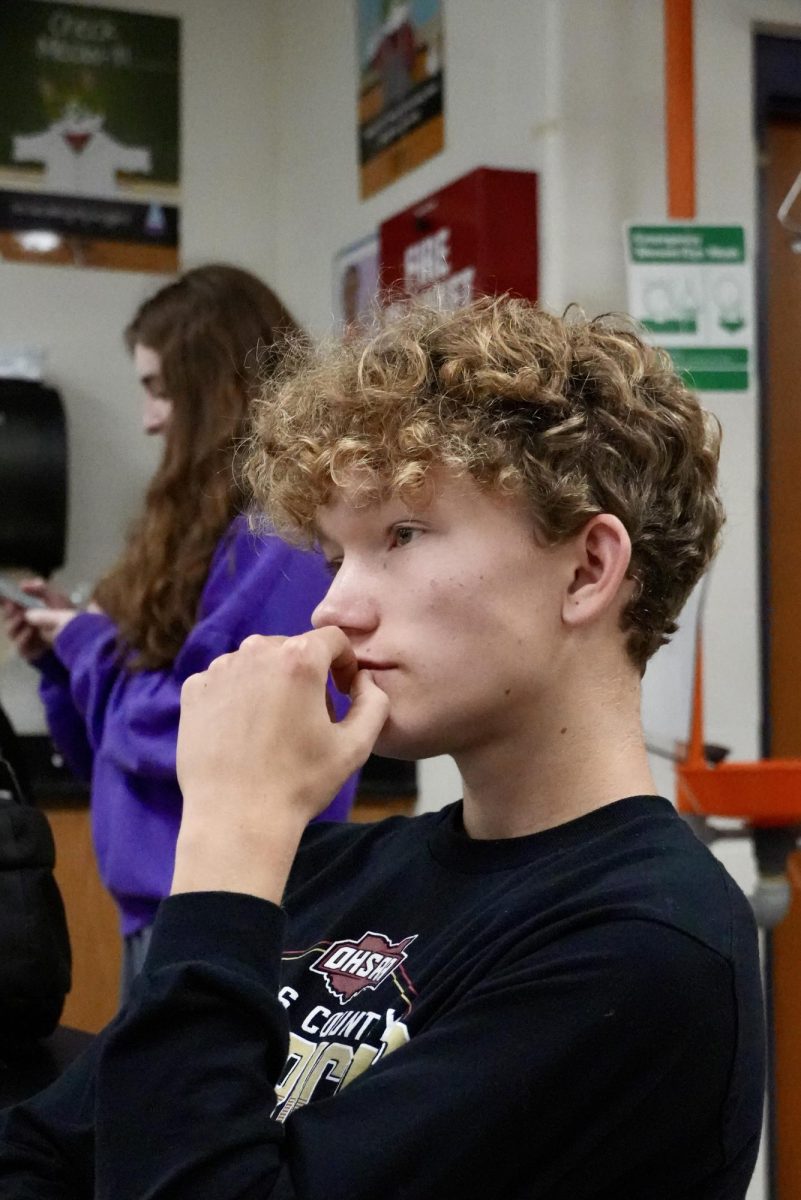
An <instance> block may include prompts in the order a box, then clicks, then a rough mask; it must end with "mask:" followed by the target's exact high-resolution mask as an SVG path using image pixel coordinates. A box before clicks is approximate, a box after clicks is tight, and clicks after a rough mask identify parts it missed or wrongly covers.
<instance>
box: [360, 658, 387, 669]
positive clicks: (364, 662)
mask: <svg viewBox="0 0 801 1200" xmlns="http://www.w3.org/2000/svg"><path fill="white" fill-rule="evenodd" d="M357 661H358V663H359V670H360V671H392V670H394V669H395V666H396V665H397V664H396V663H390V662H376V661H373V660H372V659H369V658H360V659H358V660H357Z"/></svg>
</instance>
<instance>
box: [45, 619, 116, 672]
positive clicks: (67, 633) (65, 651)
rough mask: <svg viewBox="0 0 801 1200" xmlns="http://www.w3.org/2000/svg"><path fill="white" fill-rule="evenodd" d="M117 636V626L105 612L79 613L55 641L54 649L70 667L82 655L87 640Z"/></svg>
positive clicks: (65, 664)
mask: <svg viewBox="0 0 801 1200" xmlns="http://www.w3.org/2000/svg"><path fill="white" fill-rule="evenodd" d="M103 636H105V637H108V636H112V637H114V636H116V627H115V625H114V622H113V621H112V620H111V618H110V617H106V616H104V615H103V613H89V612H82V613H78V614H77V616H75V617H73V618H72V620H71V621H70V622H69V624H68V625H65V627H64V628H63V629H62V630H61V633H60V634H59V635H58V637H57V638H56V640H55V642H54V643H53V649H54V651H55V653H56V655H57V657H58V658H59V659H60V661H61V662H62V663H63V664H64V666H65V667H67V668H69V667H71V666H73V664H74V662H75V659H76V658H77V657H78V656H79V655H80V653H81V652H82V650H83V648H84V646H85V645H86V644H87V642H90V641H96V640H97V639H98V638H99V637H103Z"/></svg>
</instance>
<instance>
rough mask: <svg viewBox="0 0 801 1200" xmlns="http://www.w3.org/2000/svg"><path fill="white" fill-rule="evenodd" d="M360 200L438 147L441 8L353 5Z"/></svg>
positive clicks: (435, 4)
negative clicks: (356, 59) (357, 59)
mask: <svg viewBox="0 0 801 1200" xmlns="http://www.w3.org/2000/svg"><path fill="white" fill-rule="evenodd" d="M357 17H358V30H357V39H358V54H359V96H358V125H359V178H360V188H361V196H362V199H365V198H366V197H367V196H372V195H373V194H374V193H375V192H380V191H381V189H382V188H385V187H387V186H388V184H390V183H393V182H394V180H396V179H399V178H400V176H401V175H405V174H406V173H407V172H408V171H412V170H413V169H414V168H415V167H418V166H420V164H421V163H423V162H425V161H426V160H427V159H429V158H431V157H433V155H435V154H438V153H439V151H440V150H442V148H443V146H444V145H445V118H444V112H443V29H442V0H358V9H357Z"/></svg>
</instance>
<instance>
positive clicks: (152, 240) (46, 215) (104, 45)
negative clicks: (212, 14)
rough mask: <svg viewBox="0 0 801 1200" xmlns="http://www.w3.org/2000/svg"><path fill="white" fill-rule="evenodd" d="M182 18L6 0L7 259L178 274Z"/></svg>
mask: <svg viewBox="0 0 801 1200" xmlns="http://www.w3.org/2000/svg"><path fill="white" fill-rule="evenodd" d="M179 60H180V23H179V21H178V20H177V19H176V18H173V17H159V16H151V15H149V14H143V13H135V12H127V11H124V10H122V9H110V8H98V7H94V6H88V5H83V4H81V5H76V4H53V3H43V2H42V0H3V2H2V3H0V257H2V258H3V259H5V260H8V261H14V262H37V263H56V264H63V265H70V266H77V267H106V268H112V269H117V270H126V271H158V272H165V273H167V272H172V271H175V270H176V269H177V267H178V263H179V200H180V192H179V188H180V171H179V91H180V73H179Z"/></svg>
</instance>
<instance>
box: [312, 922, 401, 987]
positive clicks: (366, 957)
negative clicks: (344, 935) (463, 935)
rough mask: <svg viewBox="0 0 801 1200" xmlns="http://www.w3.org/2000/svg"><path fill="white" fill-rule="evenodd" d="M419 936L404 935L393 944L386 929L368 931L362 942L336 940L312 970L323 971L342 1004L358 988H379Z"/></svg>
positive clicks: (324, 977) (327, 982)
mask: <svg viewBox="0 0 801 1200" xmlns="http://www.w3.org/2000/svg"><path fill="white" fill-rule="evenodd" d="M416 937H417V934H416V933H413V934H412V936H411V937H407V938H404V939H403V941H402V942H395V944H394V945H393V944H392V942H390V940H389V938H388V937H385V935H384V934H383V933H371V932H368V933H365V934H364V935H363V936H362V937H361V938H359V941H358V942H353V941H341V942H332V943H331V945H330V946H328V947H327V948H326V949H325V950H324V951H323V952H322V954H321V955H320V957H319V958H318V959H317V961H316V963H315V964H314V966H313V967H310V968H309V970H310V971H314V972H316V974H318V975H322V977H323V979H324V980H325V986H326V987H327V989H328V991H329V992H330V993H331V995H332V996H336V998H337V1000H339V1003H340V1004H347V1002H348V1001H349V1000H352V999H353V997H354V996H355V995H357V993H358V992H361V991H364V990H365V989H366V988H377V987H378V986H379V985H380V984H382V983H383V982H384V980H385V979H387V978H388V977H389V976H390V975H391V974H392V973H393V972H394V971H397V969H398V967H399V966H401V964H402V963H403V962H405V961H406V957H407V956H406V947H407V946H410V945H411V944H412V942H413V941H414V940H415V938H416Z"/></svg>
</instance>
